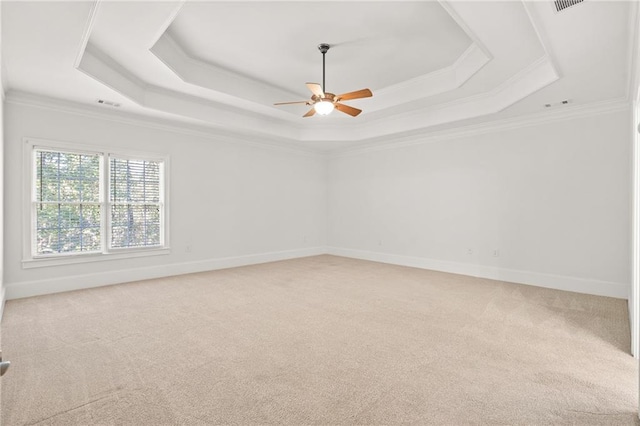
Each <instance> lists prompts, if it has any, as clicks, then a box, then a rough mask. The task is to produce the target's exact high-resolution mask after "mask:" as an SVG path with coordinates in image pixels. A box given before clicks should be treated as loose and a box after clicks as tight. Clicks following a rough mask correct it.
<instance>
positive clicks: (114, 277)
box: [5, 247, 326, 300]
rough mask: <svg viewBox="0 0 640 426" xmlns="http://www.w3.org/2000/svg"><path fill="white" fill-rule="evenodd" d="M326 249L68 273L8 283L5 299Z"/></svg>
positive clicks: (208, 268)
mask: <svg viewBox="0 0 640 426" xmlns="http://www.w3.org/2000/svg"><path fill="white" fill-rule="evenodd" d="M325 252H326V251H325V248H324V247H311V248H305V249H299V250H286V251H278V252H268V253H260V254H251V255H245V256H236V257H224V258H216V259H207V260H197V261H193V262H184V263H174V264H167V265H157V266H149V267H144V268H132V269H122V270H116V271H109V272H100V273H95V274H85V275H74V276H65V277H59V278H50V279H45V280H37V281H25V282H20V283H5V288H6V298H7V300H11V299H20V298H23V297H31V296H39V295H42V294H51V293H60V292H63V291H71V290H80V289H85V288H92V287H100V286H105V285H111V284H120V283H126V282H131V281H140V280H147V279H152V278H161V277H168V276H172V275H181V274H191V273H194V272H203V271H212V270H216V269H225V268H234V267H237V266H246V265H255V264H259V263H267V262H275V261H278V260H287V259H295V258H299V257H308V256H316V255H319V254H324V253H325Z"/></svg>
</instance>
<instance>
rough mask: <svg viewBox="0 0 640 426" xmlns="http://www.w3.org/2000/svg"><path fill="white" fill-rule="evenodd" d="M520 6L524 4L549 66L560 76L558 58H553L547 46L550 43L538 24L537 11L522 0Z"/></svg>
mask: <svg viewBox="0 0 640 426" xmlns="http://www.w3.org/2000/svg"><path fill="white" fill-rule="evenodd" d="M522 6H524V10H525V12H527V17H528V18H529V21H530V22H531V26H532V27H533V30H534V31H535V32H536V36H537V37H538V41H539V42H540V45H542V48H543V49H544V53H545V55H546V56H547V57H548V58H549V62H550V63H551V66H552V67H553V68H554V70H555V72H556V74H557V75H558V78H560V77H562V73H561V72H560V67H559V66H558V60H557V59H556V58H555V55H554V54H553V51H552V50H551V49H550V48H549V45H550V43H549V36H548V35H547V33H546V31H544V30H543V29H542V25H541V24H540V17H539V16H538V13H537V12H536V11H535V10H534V8H533V7H531V5H530V4H529V3H528V2H526V1H524V0H523V1H522Z"/></svg>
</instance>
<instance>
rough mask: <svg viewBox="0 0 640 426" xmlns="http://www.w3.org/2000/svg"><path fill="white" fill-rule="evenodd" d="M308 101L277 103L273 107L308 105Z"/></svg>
mask: <svg viewBox="0 0 640 426" xmlns="http://www.w3.org/2000/svg"><path fill="white" fill-rule="evenodd" d="M308 103H309V101H295V102H278V103H275V104H274V105H291V104H308Z"/></svg>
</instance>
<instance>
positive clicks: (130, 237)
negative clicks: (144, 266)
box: [111, 204, 160, 248]
mask: <svg viewBox="0 0 640 426" xmlns="http://www.w3.org/2000/svg"><path fill="white" fill-rule="evenodd" d="M157 245H160V206H159V205H157V204H156V205H139V204H136V205H132V204H115V205H112V206H111V247H114V248H122V247H144V246H157Z"/></svg>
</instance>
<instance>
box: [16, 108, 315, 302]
mask: <svg viewBox="0 0 640 426" xmlns="http://www.w3.org/2000/svg"><path fill="white" fill-rule="evenodd" d="M9 100H10V98H9ZM5 114H6V120H5V123H6V126H5V141H6V142H5V163H4V164H5V173H6V177H7V178H6V181H5V197H6V198H5V201H6V204H5V206H6V207H7V208H6V212H5V225H4V227H5V228H4V229H5V244H7V246H8V247H11V250H7V251H6V252H5V257H4V259H5V282H6V286H7V297H8V298H15V297H24V296H29V295H34V294H41V293H48V292H55V291H63V290H69V289H73V288H82V287H90V286H95V285H103V284H111V283H115V282H126V281H131V280H136V279H144V278H151V277H156V276H163V275H171V274H179V273H186V272H193V271H199V270H208V269H215V268H220V267H228V266H236V265H242V264H248V263H257V262H264V261H270V260H278V259H283V258H291V257H298V256H304V255H311V254H316V253H321V252H322V251H323V247H324V246H325V244H326V241H325V237H326V163H325V158H324V157H323V156H320V155H318V154H312V153H304V152H302V151H299V152H296V151H292V150H285V149H281V148H273V147H268V146H264V147H262V146H258V145H255V144H254V145H249V144H247V143H244V142H242V141H240V140H235V141H222V140H216V139H212V138H207V137H199V136H194V135H189V134H181V133H176V132H171V131H163V130H158V129H154V128H151V127H145V126H138V125H130V124H125V123H121V122H114V121H109V120H105V119H100V118H95V117H90V116H81V115H78V114H73V113H68V112H61V111H54V110H50V109H44V108H39V107H33V106H26V105H18V104H14V103H11V102H7V105H6V107H5ZM23 137H31V138H43V139H50V140H58V141H69V142H75V143H82V144H89V145H91V144H94V145H99V146H113V147H121V148H128V149H131V150H139V151H144V152H152V153H155V152H157V153H161V154H168V155H169V156H170V179H171V184H170V200H169V202H170V238H171V248H172V251H171V254H170V255H165V256H152V257H144V258H136V259H126V260H110V261H102V262H91V263H85V264H75V265H65V266H53V267H44V268H34V269H23V268H22V264H21V261H22V259H21V244H22V236H21V224H22V219H23V217H24V215H25V214H27V213H26V212H24V211H23V208H22V203H21V200H22V186H21V185H22V177H23V175H24V173H23V170H22V169H23V167H22V146H23V142H22V138H23ZM187 246H190V247H191V252H187V251H186V248H187Z"/></svg>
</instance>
